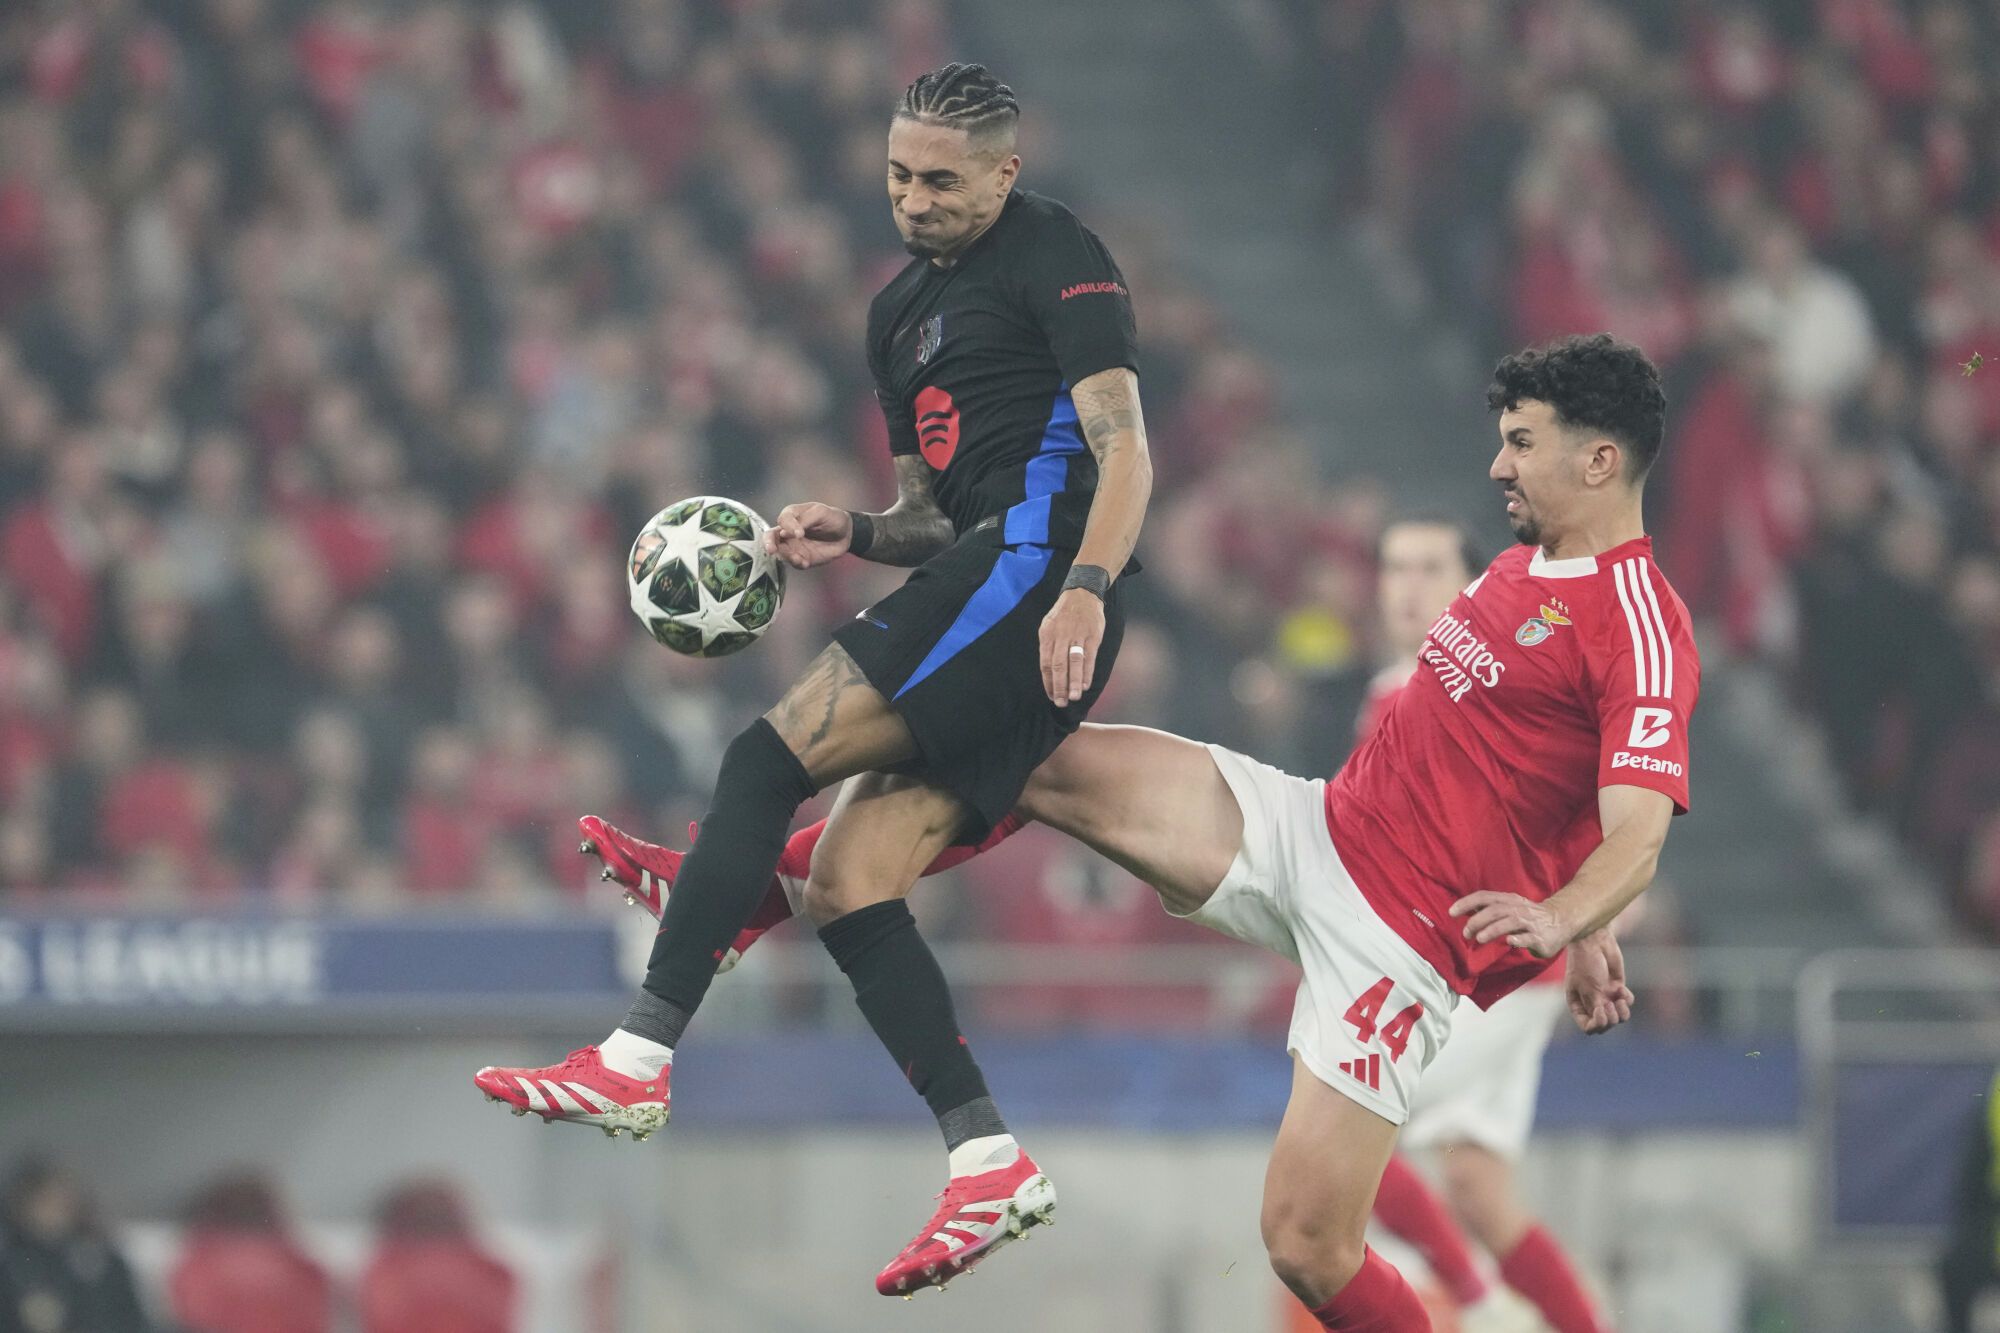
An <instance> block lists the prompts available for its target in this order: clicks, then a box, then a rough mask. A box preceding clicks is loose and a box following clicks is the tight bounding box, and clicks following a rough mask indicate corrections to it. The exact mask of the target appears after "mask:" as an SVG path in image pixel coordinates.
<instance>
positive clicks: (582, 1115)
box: [472, 1046, 674, 1140]
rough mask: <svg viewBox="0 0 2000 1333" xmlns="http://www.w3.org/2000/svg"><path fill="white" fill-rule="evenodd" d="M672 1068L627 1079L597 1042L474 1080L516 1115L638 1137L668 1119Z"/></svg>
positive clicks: (490, 1070)
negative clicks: (538, 1064)
mask: <svg viewBox="0 0 2000 1333" xmlns="http://www.w3.org/2000/svg"><path fill="white" fill-rule="evenodd" d="M673 1072H674V1067H673V1066H672V1065H668V1066H667V1067H666V1068H664V1069H662V1070H661V1071H660V1072H659V1074H658V1075H657V1076H656V1077H654V1078H653V1079H652V1080H650V1081H647V1082H642V1081H640V1080H639V1079H636V1078H626V1077H625V1076H624V1075H623V1074H619V1073H615V1072H613V1071H612V1070H610V1069H607V1068H605V1065H604V1057H603V1056H601V1055H599V1054H598V1053H597V1048H596V1047H595V1046H586V1047H584V1048H583V1049H582V1050H580V1051H571V1052H570V1053H569V1056H568V1058H566V1059H565V1060H564V1061H563V1062H562V1063H561V1064H559V1065H548V1066H546V1067H544V1068H541V1069H498V1068H495V1067H494V1066H492V1065H488V1066H487V1067H486V1068H484V1069H482V1070H480V1071H479V1072H478V1073H477V1074H474V1075H473V1076H472V1081H473V1083H474V1084H476V1085H477V1086H478V1088H479V1090H480V1091H481V1092H483V1093H485V1094H486V1098H487V1100H488V1101H495V1102H505V1103H507V1105H509V1106H511V1107H513V1108H514V1114H515V1115H527V1114H529V1113H530V1112H532V1113H534V1114H535V1115H538V1116H540V1117H541V1118H542V1123H544V1124H553V1123H555V1122H556V1121H558V1120H567V1121H569V1122H570V1123H571V1124H577V1125H596V1126H597V1127H598V1128H599V1129H601V1130H603V1131H604V1133H605V1135H606V1137H608V1138H614V1139H615V1138H617V1137H618V1131H619V1130H621V1129H629V1130H631V1131H632V1137H633V1139H635V1140H640V1139H644V1138H645V1137H646V1136H647V1135H649V1134H651V1133H652V1132H653V1131H654V1130H656V1129H658V1128H659V1127H660V1126H662V1125H664V1124H666V1123H667V1111H668V1107H669V1105H670V1103H671V1098H670V1096H669V1094H668V1081H669V1080H670V1079H671V1078H672V1076H673Z"/></svg>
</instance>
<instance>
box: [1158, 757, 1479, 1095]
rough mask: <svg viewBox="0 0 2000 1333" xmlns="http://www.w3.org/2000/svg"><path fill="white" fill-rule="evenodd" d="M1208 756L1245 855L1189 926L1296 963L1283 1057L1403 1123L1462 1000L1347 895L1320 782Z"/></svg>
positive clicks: (1347, 879) (1355, 895)
mask: <svg viewBox="0 0 2000 1333" xmlns="http://www.w3.org/2000/svg"><path fill="white" fill-rule="evenodd" d="M1208 752H1209V753H1210V754H1211V755H1213V756H1214V757H1215V766H1216V767H1217V768H1219V769H1221V770H1222V776H1223V779H1224V780H1225V781H1226V782H1228V783H1229V789H1230V790H1231V791H1232V792H1234V793H1235V794H1236V803H1237V804H1238V805H1239V806H1241V807H1242V809H1243V846H1242V847H1241V848H1240V849H1238V851H1237V853H1236V860H1235V863H1234V864H1232V865H1231V866H1230V867H1229V874H1228V875H1227V876H1225V877H1224V879H1223V881H1222V883H1221V885H1220V886H1219V887H1218V888H1217V889H1216V890H1215V893H1214V894H1213V895H1212V896H1211V897H1210V898H1209V900H1208V901H1207V902H1206V903H1204V904H1202V906H1201V907H1200V908H1199V909H1197V910H1196V911H1194V912H1193V913H1191V914H1190V915H1189V916H1188V918H1187V919H1188V920H1190V921H1195V922H1199V923H1200V924H1202V925H1204V926H1208V927H1209V928H1211V929H1213V930H1218V931H1221V932H1222V933H1223V934H1225V935H1229V936H1232V937H1234V938H1236V939H1239V940H1247V941H1249V942H1250V943H1252V944H1261V945H1263V946H1264V947H1265V948H1267V949H1271V950H1274V951H1275V952H1277V953H1280V954H1283V955H1284V956H1285V957H1287V958H1289V959H1291V960H1292V961H1293V962H1295V963H1298V964H1299V965H1300V967H1302V968H1303V969H1304V970H1305V980H1303V981H1302V982H1300V983H1299V993H1298V999H1297V1000H1296V1001H1295V1002H1294V1004H1293V1006H1292V1030H1291V1035H1290V1036H1289V1037H1288V1038H1287V1044H1288V1046H1289V1047H1290V1049H1291V1052H1292V1053H1293V1054H1294V1055H1296V1056H1298V1058H1299V1059H1300V1060H1301V1061H1303V1062H1304V1063H1305V1066H1306V1068H1307V1069H1310V1070H1311V1071H1312V1072H1313V1074H1314V1076H1315V1077H1317V1078H1318V1079H1319V1080H1320V1081H1321V1082H1323V1083H1325V1084H1326V1085H1327V1086H1328V1087H1331V1088H1334V1089H1337V1090H1338V1091H1340V1092H1343V1093H1345V1094H1346V1095H1347V1096H1349V1097H1351V1098H1353V1099H1354V1100H1355V1101H1357V1102H1359V1103H1360V1104H1361V1105H1363V1106H1365V1107H1367V1108H1368V1109H1369V1110H1371V1111H1373V1112H1375V1113H1376V1114H1377V1115H1379V1116H1381V1117H1382V1118H1383V1119H1385V1120H1387V1121H1389V1122H1390V1123H1391V1124H1396V1125H1400V1124H1402V1123H1403V1122H1404V1121H1405V1120H1407V1119H1409V1116H1410V1105H1411V1097H1412V1095H1413V1094H1414V1093H1415V1091H1416V1086H1417V1080H1418V1077H1419V1076H1420V1075H1421V1074H1422V1073H1423V1071H1424V1069H1425V1068H1426V1067H1427V1066H1429V1064H1430V1063H1431V1061H1432V1060H1434V1059H1436V1058H1437V1054H1438V1051H1439V1050H1440V1049H1441V1048H1442V1047H1443V1046H1444V1044H1445V1037H1446V1035H1447V1034H1448V1033H1449V1032H1450V1031H1451V1021H1452V1020H1451V1013H1452V1007H1453V1006H1454V1005H1455V1004H1456V1003H1457V1002H1458V997H1457V996H1456V995H1455V994H1453V993H1452V990H1451V987H1449V986H1447V985H1446V984H1445V980H1444V978H1443V977H1441V976H1439V975H1438V971H1437V969H1436V968H1434V967H1432V966H1431V965H1430V964H1429V963H1428V962H1426V961H1424V958H1423V956H1422V955H1421V954H1419V953H1418V952H1417V951H1416V950H1415V949H1412V948H1411V947H1410V946H1409V944H1408V943H1406V942H1405V941H1404V939H1403V937H1402V936H1400V935H1398V934H1396V932H1395V931H1393V930H1391V929H1389V927H1388V926H1387V925H1386V924H1385V923H1384V922H1383V921H1382V918H1381V917H1379V916H1377V915H1376V914H1375V909H1374V908H1372V907H1370V906H1369V905H1368V901H1367V899H1365V898H1363V897H1362V896H1361V891H1360V890H1359V889H1357V888H1356V887H1355V886H1354V880H1353V878H1352V877H1351V876H1349V875H1348V873H1347V868H1346V867H1345V866H1343V865H1342V864H1341V863H1340V857H1339V855H1338V854H1337V853H1336V852H1335V851H1334V848H1333V839H1332V837H1331V836H1330V835H1329V834H1328V832H1327V827H1326V805H1325V799H1326V796H1325V793H1326V783H1325V782H1324V781H1320V780H1317V779H1307V778H1295V777H1293V776H1292V775H1291V774H1289V773H1281V772H1279V771H1278V770H1277V769H1275V768H1272V767H1270V766H1269V765H1267V764H1260V763H1258V762H1257V761H1256V760H1254V759H1246V758H1245V757H1244V756H1242V755H1240V754H1237V753H1236V752H1235V751H1233V750H1225V749H1223V748H1222V747H1221V746H1219V745H1211V746H1209V747H1208Z"/></svg>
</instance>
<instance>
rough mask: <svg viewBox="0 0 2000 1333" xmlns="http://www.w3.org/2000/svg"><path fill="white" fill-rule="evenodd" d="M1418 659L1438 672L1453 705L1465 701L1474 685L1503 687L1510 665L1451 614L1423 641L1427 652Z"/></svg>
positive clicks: (1443, 616)
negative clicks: (1502, 682) (1504, 677)
mask: <svg viewBox="0 0 2000 1333" xmlns="http://www.w3.org/2000/svg"><path fill="white" fill-rule="evenodd" d="M1417 656H1418V659H1419V660H1420V661H1422V662H1423V663H1424V665H1426V666H1428V667H1429V668H1430V669H1431V670H1433V671H1435V672H1437V676H1438V680H1439V681H1440V682H1441V683H1442V684H1443V685H1444V690H1445V693H1446V694H1448V695H1450V696H1451V701H1452V702H1453V703H1457V702H1458V701H1459V700H1461V699H1463V698H1465V696H1466V695H1467V694H1468V693H1469V692H1470V691H1471V689H1472V687H1473V684H1474V683H1475V682H1476V683H1478V684H1481V685H1484V686H1485V687H1486V688H1487V689H1489V690H1490V689H1492V688H1493V687H1494V686H1496V685H1498V684H1499V683H1500V676H1501V673H1502V672H1504V671H1506V670H1507V664H1506V663H1505V662H1502V661H1501V660H1500V658H1499V656H1498V655H1497V654H1496V653H1495V652H1494V651H1493V649H1492V648H1491V647H1489V646H1488V645H1487V643H1486V640H1484V639H1482V638H1480V637H1479V635H1478V633H1477V631H1475V630H1474V629H1473V628H1472V627H1471V626H1470V625H1468V624H1466V623H1465V622H1464V621H1462V620H1460V619H1459V618H1458V617H1457V616H1454V615H1453V614H1452V613H1451V612H1449V611H1447V612H1445V613H1444V614H1443V615H1441V616H1439V617H1438V618H1437V623H1435V624H1433V625H1432V626H1431V629H1430V633H1429V634H1428V635H1426V636H1425V639H1424V649H1423V651H1422V652H1421V653H1419V654H1418V655H1417Z"/></svg>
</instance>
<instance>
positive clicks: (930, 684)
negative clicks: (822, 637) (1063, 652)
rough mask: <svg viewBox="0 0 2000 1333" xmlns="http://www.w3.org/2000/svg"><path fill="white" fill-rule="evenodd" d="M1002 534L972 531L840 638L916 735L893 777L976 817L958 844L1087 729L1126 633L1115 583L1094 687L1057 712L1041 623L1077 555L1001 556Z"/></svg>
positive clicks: (1027, 549)
mask: <svg viewBox="0 0 2000 1333" xmlns="http://www.w3.org/2000/svg"><path fill="white" fill-rule="evenodd" d="M1000 536H1001V534H1000V531H999V529H998V528H997V527H992V528H986V527H981V528H974V529H973V530H972V531H970V532H968V533H967V534H966V535H965V536H963V537H961V538H959V540H958V541H957V542H956V543H955V544H953V545H952V546H951V547H949V548H948V549H946V550H944V551H941V552H939V553H938V554H937V555H935V556H932V557H931V558H930V559H929V560H928V561H926V562H925V563H924V564H922V565H920V566H918V567H917V571H916V572H915V573H914V574H912V575H910V579H909V582H907V583H905V584H904V585H903V586H902V587H900V588H898V589H896V591H894V592H892V593H890V594H889V595H888V596H887V597H884V598H883V599H882V600H881V601H879V602H877V603H876V604H875V605H873V606H871V607H869V608H868V609H867V610H866V611H863V612H862V613H861V614H860V615H858V616H856V617H855V618H854V619H853V620H851V621H849V622H848V623H847V624H846V625H843V626H842V627H841V628H840V629H839V630H837V631H835V633H834V636H833V639H834V642H835V643H838V644H839V645H840V646H841V647H842V648H844V649H846V650H847V654H848V656H849V657H852V658H853V659H854V661H855V664H856V665H857V666H859V667H860V668H861V670H862V672H863V673H864V674H865V675H866V676H867V677H868V683H869V684H871V685H873V686H874V687H875V688H876V689H877V690H879V691H881V694H882V697H883V698H885V699H887V700H888V701H889V704H890V706H891V707H893V708H894V709H895V710H896V712H897V713H898V714H900V715H901V716H902V718H903V720H904V721H905V722H906V723H908V724H909V727H910V734H911V735H913V736H914V737H916V742H917V756H918V757H917V758H916V759H914V760H912V761H911V762H910V763H908V764H904V765H902V766H900V767H899V768H897V769H895V770H894V771H895V772H898V773H907V774H909V775H911V776H914V777H920V778H922V779H924V780H925V781H926V782H929V783H931V784H932V785H933V786H937V787H941V788H943V789H944V790H946V791H948V792H950V793H952V795H954V796H956V797H958V798H959V799H960V800H961V801H963V802H965V804H966V805H967V806H968V807H969V808H970V810H971V815H970V816H969V818H968V820H967V822H966V825H965V827H964V828H962V829H961V830H960V831H959V835H958V841H959V842H961V843H974V842H978V841H980V840H981V839H982V838H984V837H985V836H986V834H987V833H988V832H989V831H990V830H991V829H992V827H993V825H994V824H996V823H998V822H999V821H1000V819H1001V818H1002V817H1003V816H1005V815H1006V814H1007V812H1008V811H1010V810H1012V809H1013V808H1014V804H1015V802H1016V801H1018V800H1019V799H1020V796H1021V789H1022V788H1023V787H1025V786H1027V784H1028V775H1029V774H1030V773H1032V772H1034V771H1035V769H1036V767H1037V766H1038V765H1039V764H1040V763H1041V762H1042V761H1043V760H1044V759H1046V758H1048V757H1049V755H1050V754H1051V753H1053V752H1054V750H1055V748H1056V746H1058V745H1060V744H1062V740H1063V737H1065V736H1067V735H1069V734H1070V733H1071V732H1073V731H1075V730H1076V729H1077V726H1078V725H1079V724H1080V723H1082V721H1083V719H1084V718H1085V716H1086V715H1088V714H1089V712H1090V706H1091V705H1092V704H1094V703H1096V702H1097V696H1098V695H1099V694H1101V693H1103V691H1104V683H1105V682H1106V681H1108V680H1109V679H1111V667H1112V664H1113V663H1115V662H1116V661H1117V660H1118V645H1119V643H1120V641H1121V640H1122V639H1123V638H1124V634H1125V613H1124V600H1123V598H1122V596H1121V595H1120V586H1121V585H1120V584H1116V583H1114V584H1113V585H1112V587H1111V592H1110V595H1109V596H1108V597H1107V598H1106V599H1105V603H1104V642H1103V644H1102V645H1101V646H1099V648H1098V650H1097V668H1096V671H1095V673H1094V674H1093V676H1092V679H1091V683H1090V688H1089V689H1088V690H1086V691H1085V692H1084V696H1083V698H1081V699H1079V700H1078V701H1077V702H1075V703H1073V704H1069V705H1066V706H1064V707H1061V708H1058V707H1057V706H1056V705H1054V704H1052V703H1050V702H1049V697H1048V695H1047V694H1045V693H1043V691H1042V665H1041V664H1042V649H1041V627H1042V618H1043V617H1044V616H1046V615H1047V614H1048V613H1049V608H1050V607H1052V606H1054V605H1055V602H1056V597H1057V595H1058V594H1060V593H1061V591H1062V582H1063V578H1064V576H1065V575H1067V574H1068V573H1069V566H1070V561H1071V559H1072V558H1073V553H1072V552H1068V551H1055V550H1051V549H1049V548H1048V547H1046V546H1003V545H1001V544H1000Z"/></svg>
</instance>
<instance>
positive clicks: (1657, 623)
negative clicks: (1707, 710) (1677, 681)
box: [1633, 560, 1674, 699]
mask: <svg viewBox="0 0 2000 1333" xmlns="http://www.w3.org/2000/svg"><path fill="white" fill-rule="evenodd" d="M1637 564H1638V566H1639V568H1638V571H1637V572H1636V573H1634V574H1633V577H1634V578H1636V579H1637V580H1638V581H1639V586H1640V587H1641V588H1642V589H1644V590H1645V593H1646V601H1645V606H1644V607H1643V608H1642V610H1643V611H1650V612H1652V616H1653V627H1654V628H1655V629H1657V630H1658V631H1659V632H1660V652H1661V654H1662V656H1663V659H1664V661H1663V664H1662V666H1661V669H1660V689H1659V695H1660V697H1661V698H1662V699H1671V698H1672V697H1673V694H1674V641H1673V638H1672V637H1671V636H1670V635H1669V634H1668V633H1667V618H1666V617H1665V616H1663V615H1661V614H1660V599H1659V595H1658V594H1656V593H1655V592H1654V591H1653V573H1652V567H1651V566H1650V565H1648V564H1647V563H1646V562H1645V561H1644V560H1641V561H1638V562H1637Z"/></svg>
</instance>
